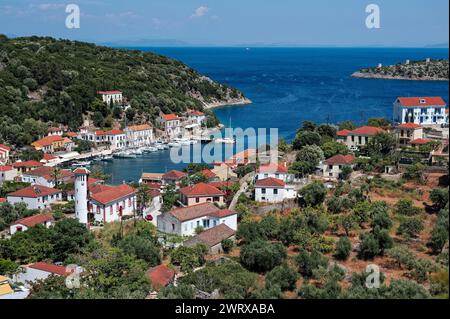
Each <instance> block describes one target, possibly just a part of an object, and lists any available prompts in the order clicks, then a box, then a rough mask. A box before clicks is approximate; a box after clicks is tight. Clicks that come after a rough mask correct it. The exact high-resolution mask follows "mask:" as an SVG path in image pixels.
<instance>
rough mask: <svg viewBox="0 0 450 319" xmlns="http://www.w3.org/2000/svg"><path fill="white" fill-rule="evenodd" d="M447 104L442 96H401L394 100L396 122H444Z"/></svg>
mask: <svg viewBox="0 0 450 319" xmlns="http://www.w3.org/2000/svg"><path fill="white" fill-rule="evenodd" d="M446 106H447V104H446V103H445V101H444V100H443V99H442V97H399V98H397V100H395V102H394V122H397V123H400V124H403V123H416V124H421V125H432V124H444V123H446V121H447V116H446V112H445V110H446Z"/></svg>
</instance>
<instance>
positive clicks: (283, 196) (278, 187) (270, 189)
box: [254, 177, 297, 203]
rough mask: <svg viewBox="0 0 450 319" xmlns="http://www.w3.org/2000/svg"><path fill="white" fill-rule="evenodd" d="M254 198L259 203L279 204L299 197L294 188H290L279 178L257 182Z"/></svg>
mask: <svg viewBox="0 0 450 319" xmlns="http://www.w3.org/2000/svg"><path fill="white" fill-rule="evenodd" d="M254 189H255V191H254V192H255V193H254V198H255V201H257V202H267V203H279V202H282V201H284V200H287V199H294V198H296V197H297V191H296V190H295V189H294V187H293V186H288V185H286V183H285V182H284V181H282V180H281V179H278V178H273V177H269V178H264V179H258V180H256V182H255V184H254Z"/></svg>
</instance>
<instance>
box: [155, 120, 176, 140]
mask: <svg viewBox="0 0 450 319" xmlns="http://www.w3.org/2000/svg"><path fill="white" fill-rule="evenodd" d="M157 122H158V125H159V127H160V128H161V129H162V130H163V131H164V132H165V133H166V136H167V137H168V138H175V137H179V136H180V135H181V133H182V132H181V119H180V118H179V117H178V116H177V115H176V114H160V116H159V117H158V119H157Z"/></svg>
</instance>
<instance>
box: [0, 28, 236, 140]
mask: <svg viewBox="0 0 450 319" xmlns="http://www.w3.org/2000/svg"><path fill="white" fill-rule="evenodd" d="M0 88H1V90H0V110H1V112H0V142H6V143H9V144H11V145H17V146H23V145H28V144H30V143H31V142H32V141H33V140H35V139H37V138H38V137H39V136H42V135H44V134H45V133H46V128H47V127H48V125H47V123H48V122H53V123H56V124H64V125H67V126H68V127H69V128H70V129H73V130H75V129H77V128H78V127H79V126H80V125H82V123H83V117H82V114H90V117H91V119H92V120H93V122H94V124H95V125H97V126H99V127H104V126H105V127H107V126H111V125H112V123H113V121H114V120H122V121H125V120H126V121H127V122H128V123H130V122H133V121H143V120H146V121H148V120H149V121H154V119H155V117H156V116H158V115H159V112H160V111H162V112H164V113H172V112H174V113H181V112H183V111H185V110H186V109H188V108H189V109H197V110H202V109H203V104H202V102H213V101H222V102H223V101H227V100H229V99H233V98H241V97H242V94H241V93H240V92H238V91H237V90H235V89H232V88H229V87H227V86H225V85H220V84H218V83H215V82H213V81H212V80H210V79H209V78H207V77H205V76H202V75H200V74H199V73H197V72H196V71H195V70H193V69H191V68H189V67H187V66H186V65H184V64H182V63H181V62H178V61H175V60H172V59H169V58H166V57H164V56H160V55H157V54H153V53H144V52H141V51H130V50H123V49H112V48H106V47H99V46H96V45H94V44H88V43H82V42H77V41H69V40H56V39H53V38H48V37H45V38H43V37H29V38H15V39H8V38H7V37H5V36H3V35H0ZM113 89H116V90H121V91H122V92H123V93H124V96H125V97H126V98H127V99H128V101H129V103H130V105H131V108H130V109H128V110H127V111H126V112H122V111H121V109H120V108H117V106H114V105H106V104H105V103H103V102H102V101H100V100H99V99H98V97H97V95H96V92H97V91H98V90H113ZM123 113H125V114H123ZM207 113H208V114H209V115H210V116H212V112H209V111H208V112H207ZM208 122H209V123H211V124H216V121H215V120H214V118H212V119H209V121H208Z"/></svg>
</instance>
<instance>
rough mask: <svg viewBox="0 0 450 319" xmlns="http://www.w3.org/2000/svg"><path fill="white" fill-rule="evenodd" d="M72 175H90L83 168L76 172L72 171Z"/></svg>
mask: <svg viewBox="0 0 450 319" xmlns="http://www.w3.org/2000/svg"><path fill="white" fill-rule="evenodd" d="M73 173H74V174H76V175H78V174H79V175H87V174H90V173H91V172H90V171H89V170H87V169H86V168H84V167H79V168H77V169H76V170H74V171H73Z"/></svg>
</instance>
